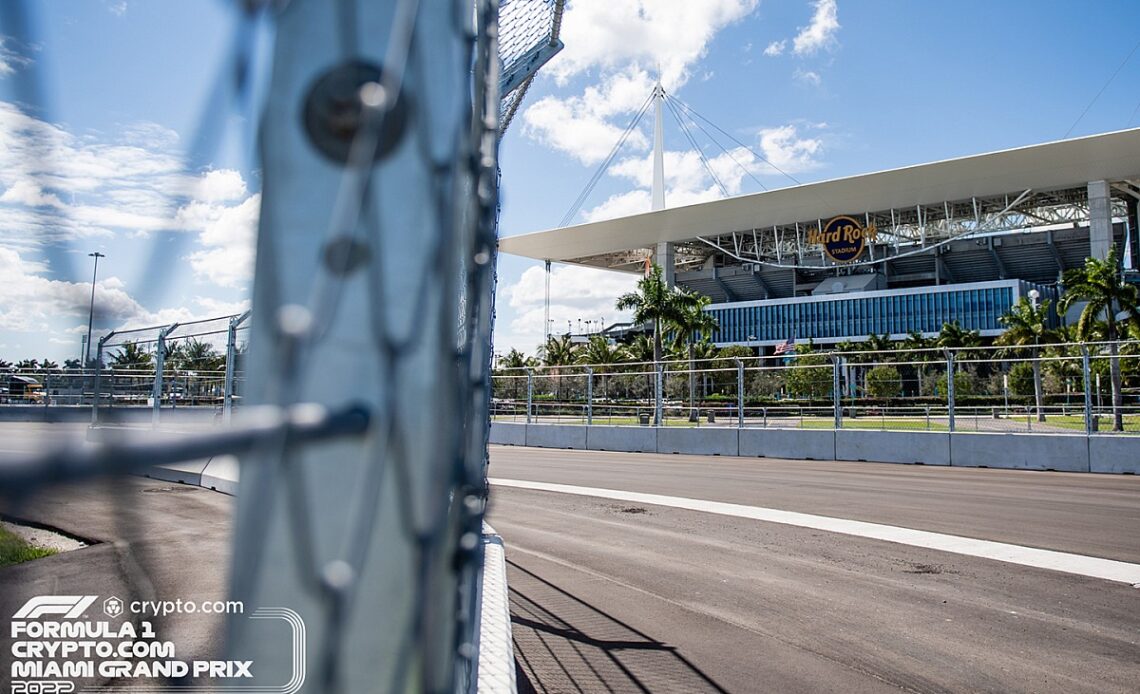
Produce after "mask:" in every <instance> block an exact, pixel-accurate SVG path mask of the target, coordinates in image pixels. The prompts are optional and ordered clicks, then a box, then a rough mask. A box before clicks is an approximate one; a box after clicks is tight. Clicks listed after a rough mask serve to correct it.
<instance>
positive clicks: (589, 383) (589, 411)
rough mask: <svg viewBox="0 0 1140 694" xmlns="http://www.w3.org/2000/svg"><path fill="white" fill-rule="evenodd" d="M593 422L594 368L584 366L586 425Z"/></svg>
mask: <svg viewBox="0 0 1140 694" xmlns="http://www.w3.org/2000/svg"><path fill="white" fill-rule="evenodd" d="M593 423H594V369H593V368H592V367H589V366H587V367H586V426H590V425H591V424H593Z"/></svg>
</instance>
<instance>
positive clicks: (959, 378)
mask: <svg viewBox="0 0 1140 694" xmlns="http://www.w3.org/2000/svg"><path fill="white" fill-rule="evenodd" d="M937 387H938V392H939V393H941V394H942V395H944V396H948V395H949V391H948V390H947V389H946V374H945V373H943V374H940V375H939V376H938V382H937ZM978 389H979V384H978V377H977V376H975V375H974V374H972V373H970V372H969V371H955V372H954V397H955V398H960V397H962V396H964V395H976V394H977V393H978Z"/></svg>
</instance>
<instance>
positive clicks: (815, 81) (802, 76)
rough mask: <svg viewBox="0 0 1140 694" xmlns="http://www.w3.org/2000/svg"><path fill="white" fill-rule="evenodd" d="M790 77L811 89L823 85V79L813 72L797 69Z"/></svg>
mask: <svg viewBox="0 0 1140 694" xmlns="http://www.w3.org/2000/svg"><path fill="white" fill-rule="evenodd" d="M792 76H793V77H795V78H796V79H797V80H799V81H800V82H803V83H804V84H807V85H810V86H812V87H818V86H819V85H821V84H823V78H822V77H820V76H819V73H818V72H815V71H814V70H799V69H797V70H796V71H795V72H794V73H792Z"/></svg>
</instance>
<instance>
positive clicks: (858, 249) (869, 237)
mask: <svg viewBox="0 0 1140 694" xmlns="http://www.w3.org/2000/svg"><path fill="white" fill-rule="evenodd" d="M878 233H879V230H878V229H876V228H875V225H874V224H872V225H870V226H867V227H864V226H863V225H862V224H860V223H859V221H858V220H856V219H854V218H852V217H846V216H841V217H834V218H832V219H831V220H830V221H828V222H827V224H825V225H823V229H812V230H811V231H809V232H808V236H807V242H808V243H811V244H819V245H821V246H823V252H824V253H826V254H827V257H828V258H831V259H832V260H834V261H835V262H837V263H850V262H853V261H855V260H858V259H859V257H860V256H861V255H863V251H865V250H867V243H868V242H871V243H873V242H874V241H875V237H876V236H877V235H878Z"/></svg>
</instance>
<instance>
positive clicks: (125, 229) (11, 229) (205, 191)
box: [0, 102, 259, 287]
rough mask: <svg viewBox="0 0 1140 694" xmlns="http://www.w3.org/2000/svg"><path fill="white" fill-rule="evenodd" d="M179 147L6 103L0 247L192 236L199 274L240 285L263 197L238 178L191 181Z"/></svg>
mask: <svg viewBox="0 0 1140 694" xmlns="http://www.w3.org/2000/svg"><path fill="white" fill-rule="evenodd" d="M178 146H179V138H178V135H177V133H175V132H174V131H172V130H170V129H168V128H164V127H162V126H160V125H157V124H153V123H136V124H131V125H129V126H127V127H124V128H123V129H122V130H121V131H120V133H119V135H118V137H117V138H115V139H114V140H112V141H108V140H107V139H104V138H96V137H94V136H82V137H81V136H78V135H75V134H73V133H71V132H69V131H67V130H66V129H65V128H63V127H61V126H58V125H54V124H51V123H47V122H45V121H42V120H40V119H38V118H35V117H33V116H30V115H28V114H26V113H24V112H23V111H22V110H20V109H19V108H17V107H16V106H14V105H12V104H9V103H3V102H0V213H2V214H0V245H3V246H7V247H9V248H16V249H23V250H33V249H35V248H36V247H37V246H39V245H43V244H57V243H70V242H74V241H76V240H79V239H84V238H89V237H104V238H108V237H112V236H116V235H120V234H134V235H142V236H145V235H147V234H150V233H153V232H158V231H168V232H186V233H192V234H196V236H197V241H198V243H199V249H197V250H195V251H194V252H193V253H192V254H191V256H190V260H191V264H192V266H193V268H194V271H195V272H196V273H197V274H198V275H199V276H200V277H202V278H205V279H207V280H210V281H213V282H215V283H217V284H220V285H223V286H231V287H232V286H237V285H239V284H240V283H241V282H243V281H245V280H247V279H248V277H249V276H250V273H251V270H250V268H251V266H252V255H253V250H252V248H253V241H252V238H253V229H254V227H255V226H256V220H257V210H258V201H259V196H257V195H251V194H250V191H249V189H248V186H247V184H246V182H245V179H244V178H243V177H242V175H241V174H240V173H239V172H237V171H234V170H232V169H211V170H206V171H202V172H189V171H186V170H185V167H184V165H183V162H182V158H181V156H180V153H179V151H178Z"/></svg>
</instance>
